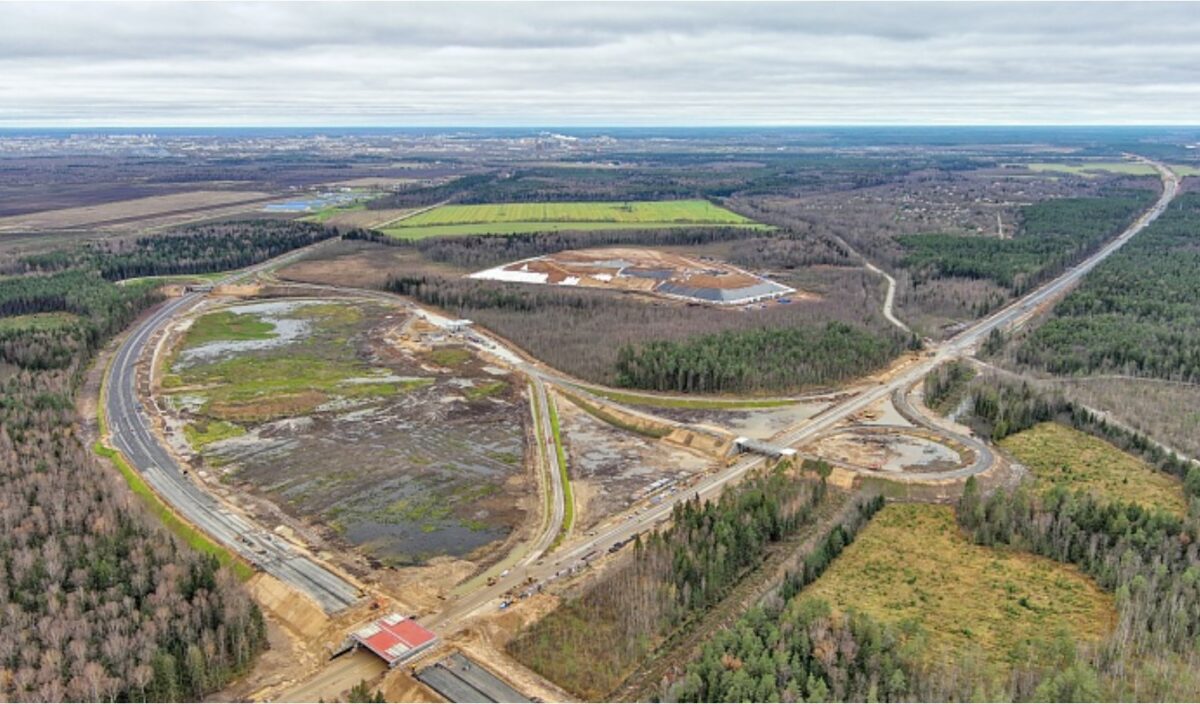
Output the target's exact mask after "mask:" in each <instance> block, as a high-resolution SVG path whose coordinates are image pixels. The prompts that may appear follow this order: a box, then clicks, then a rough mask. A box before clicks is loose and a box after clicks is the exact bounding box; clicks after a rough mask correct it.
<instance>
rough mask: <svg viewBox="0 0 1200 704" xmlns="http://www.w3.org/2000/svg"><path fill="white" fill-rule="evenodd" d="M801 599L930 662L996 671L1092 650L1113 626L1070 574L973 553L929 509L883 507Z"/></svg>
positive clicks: (994, 552) (987, 551)
mask: <svg viewBox="0 0 1200 704" xmlns="http://www.w3.org/2000/svg"><path fill="white" fill-rule="evenodd" d="M803 595H804V596H812V597H818V598H821V599H824V600H825V601H827V602H828V603H829V604H830V605H831V606H833V608H834V609H835V610H841V611H846V610H850V609H857V610H858V611H861V612H865V613H867V614H868V615H870V616H871V617H873V618H875V619H876V620H878V621H881V622H885V623H891V624H895V625H899V626H901V627H902V630H904V631H906V632H909V633H916V634H917V635H915V636H913V637H919V638H922V639H923V645H924V648H923V649H922V652H924V653H925V655H926V656H927V657H929V658H931V661H932V662H937V661H943V660H948V661H951V662H953V661H955V660H956V659H957V658H958V657H960V656H961V655H962V654H964V653H968V652H971V651H972V650H973V649H976V648H978V650H979V652H980V655H981V656H982V657H983V658H985V659H986V661H987V662H988V663H990V664H991V665H993V666H995V667H997V668H1000V669H1006V668H1007V666H1008V665H1010V664H1016V663H1021V662H1024V660H1025V658H1026V657H1027V653H1028V651H1029V649H1030V646H1031V645H1032V643H1033V641H1035V640H1036V641H1042V642H1048V641H1051V640H1053V639H1054V638H1055V637H1056V635H1058V634H1059V633H1063V632H1065V633H1067V634H1068V635H1069V636H1070V637H1071V638H1072V639H1076V640H1080V641H1090V642H1096V641H1099V640H1100V639H1102V638H1103V637H1105V636H1106V635H1107V634H1108V632H1109V631H1110V630H1111V629H1112V627H1113V625H1114V623H1115V620H1116V612H1115V609H1114V605H1113V598H1112V596H1111V595H1109V594H1107V593H1105V592H1104V591H1102V590H1101V589H1100V588H1099V587H1098V586H1097V585H1096V584H1095V583H1094V582H1092V580H1090V579H1088V578H1087V577H1085V576H1084V575H1083V574H1081V573H1080V572H1079V571H1078V570H1076V569H1075V568H1073V567H1069V566H1066V565H1062V564H1059V563H1057V562H1054V561H1052V560H1048V559H1046V558H1043V557H1037V556H1035V555H1030V554H1028V553H1022V552H1013V551H1007V550H1000V549H995V548H988V547H983V546H980V545H976V544H974V543H972V542H971V541H970V540H968V538H967V537H966V536H965V535H964V534H963V533H962V531H961V530H960V529H959V527H958V523H957V522H956V521H955V518H954V509H952V508H951V507H949V506H936V505H930V504H891V505H888V506H886V507H885V508H884V509H883V510H882V511H880V512H879V513H878V514H877V515H876V516H875V518H874V519H873V520H872V521H871V523H870V524H868V525H867V527H866V528H864V529H863V530H862V532H861V533H859V535H858V538H857V539H856V540H855V541H854V542H853V543H852V544H851V545H850V546H849V547H847V548H846V550H845V552H843V553H842V554H841V556H840V557H838V558H837V559H836V560H835V561H834V562H833V564H832V565H831V566H830V567H829V569H828V571H826V572H825V574H824V575H822V576H821V578H820V579H818V580H817V581H816V582H814V583H813V584H812V585H811V586H809V587H808V588H806V589H805V590H804V591H803ZM914 626H916V627H917V628H913V627H914Z"/></svg>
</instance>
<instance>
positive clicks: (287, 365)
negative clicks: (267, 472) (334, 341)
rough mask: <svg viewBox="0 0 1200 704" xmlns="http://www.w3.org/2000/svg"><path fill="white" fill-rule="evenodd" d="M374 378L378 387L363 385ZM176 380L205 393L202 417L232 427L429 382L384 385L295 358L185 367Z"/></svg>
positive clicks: (356, 372)
mask: <svg viewBox="0 0 1200 704" xmlns="http://www.w3.org/2000/svg"><path fill="white" fill-rule="evenodd" d="M372 375H374V376H380V378H381V381H378V382H369V381H364V380H366V379H370V378H371V376H372ZM178 376H179V378H180V381H181V383H182V384H183V385H187V386H191V385H199V386H206V387H208V388H207V389H205V391H204V395H205V397H206V399H207V400H206V402H205V404H204V407H203V409H202V412H203V413H204V414H205V415H208V416H210V417H212V418H216V419H222V420H227V421H232V422H251V421H266V420H272V419H277V418H285V417H288V416H296V415H303V414H306V413H311V412H312V411H313V410H314V409H316V407H317V406H319V405H321V404H322V403H324V402H325V401H328V400H329V399H330V398H333V397H335V396H336V397H341V398H371V397H379V396H390V395H392V394H395V393H399V392H401V391H407V390H411V389H415V388H419V387H421V386H427V385H428V384H430V383H432V380H431V379H411V380H405V381H399V382H396V381H385V380H382V379H384V378H386V377H383V376H381V375H379V374H377V373H374V372H372V371H371V370H369V369H367V368H366V367H364V366H363V365H361V364H358V363H355V362H351V361H346V360H335V359H326V358H323V357H319V356H316V355H313V354H297V353H292V354H287V355H282V354H279V355H269V356H255V355H243V356H238V357H233V358H230V359H225V360H221V361H219V362H216V363H213V364H207V365H203V366H196V367H188V368H186V369H183V370H180V371H179V372H178Z"/></svg>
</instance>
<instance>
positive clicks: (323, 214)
mask: <svg viewBox="0 0 1200 704" xmlns="http://www.w3.org/2000/svg"><path fill="white" fill-rule="evenodd" d="M366 209H367V204H366V203H355V204H354V205H346V206H342V205H337V206H331V207H329V208H324V209H322V210H318V211H317V212H316V213H315V214H313V215H309V216H308V217H304V218H300V219H301V220H302V221H304V222H320V223H324V222H327V221H328V220H329V219H330V218H332V217H334V216H335V215H340V214H342V213H353V212H357V211H360V210H366Z"/></svg>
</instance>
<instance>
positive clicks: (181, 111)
mask: <svg viewBox="0 0 1200 704" xmlns="http://www.w3.org/2000/svg"><path fill="white" fill-rule="evenodd" d="M1198 117H1200V6H1198V5H1196V4H1165V3H1163V4H1160V3H1153V4H1140V5H1135V4H1123V3H1103V4H1051V3H1032V4H1012V3H1003V4H978V3H969V4H947V3H935V4H924V3H907V2H905V3H889V4H871V3H840V4H836V5H833V4H822V3H809V4H782V3H765V4H718V3H697V4H693V3H678V2H675V3H664V4H655V5H650V4H645V3H639V4H621V3H613V4H595V3H588V4H576V3H535V4H502V3H484V4H461V5H460V4H448V3H437V4H399V3H397V4H392V3H352V4H322V3H267V4H258V3H197V4H188V3H151V4H121V3H114V4H101V3H88V4H80V5H74V4H47V3H29V4H23V3H16V4H10V3H0V126H10V127H12V126H47V125H66V126H76V125H90V126H105V125H111V126H143V125H152V126H170V125H346V126H349V125H722V124H925V123H940V124H946V123H953V124H1064V123H1086V124H1189V123H1196V122H1197V121H1200V120H1198Z"/></svg>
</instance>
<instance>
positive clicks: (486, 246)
mask: <svg viewBox="0 0 1200 704" xmlns="http://www.w3.org/2000/svg"><path fill="white" fill-rule="evenodd" d="M346 239H361V240H368V241H371V242H378V243H380V244H385V245H389V246H392V247H405V248H410V249H415V250H417V251H419V252H420V253H421V254H422V256H423V257H425V258H426V259H428V260H430V261H436V262H443V263H446V264H452V265H454V266H457V267H462V268H464V269H485V268H488V267H492V266H498V265H500V264H505V263H508V262H512V261H517V260H520V259H528V258H530V257H538V256H542V255H545V254H553V253H555V252H562V251H566V250H570V249H585V248H591V247H607V246H630V245H638V246H646V247H666V246H678V245H691V246H698V245H705V244H711V243H714V242H730V241H732V242H734V243H735V244H734V245H733V249H732V252H731V256H730V257H729V261H731V262H732V263H734V264H739V265H741V266H745V267H751V268H784V269H791V268H796V267H799V266H811V265H815V264H830V265H846V264H849V263H851V262H850V259H849V253H848V252H846V251H845V249H844V248H842V247H840V246H839V245H836V244H835V243H833V242H830V241H828V240H824V239H821V238H818V237H816V236H814V235H811V234H808V233H805V232H799V231H795V230H778V231H773V232H771V233H770V234H769V235H762V234H761V233H759V232H756V231H750V230H747V229H746V228H740V227H703V226H689V227H671V228H647V229H644V230H643V229H620V230H586V231H581V230H561V231H554V232H536V233H519V234H514V235H504V234H495V235H469V236H461V237H458V236H456V237H425V238H422V239H419V240H408V239H402V238H397V237H390V236H388V235H385V234H383V233H381V232H378V231H374V230H355V231H353V232H350V233H347V234H346Z"/></svg>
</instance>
